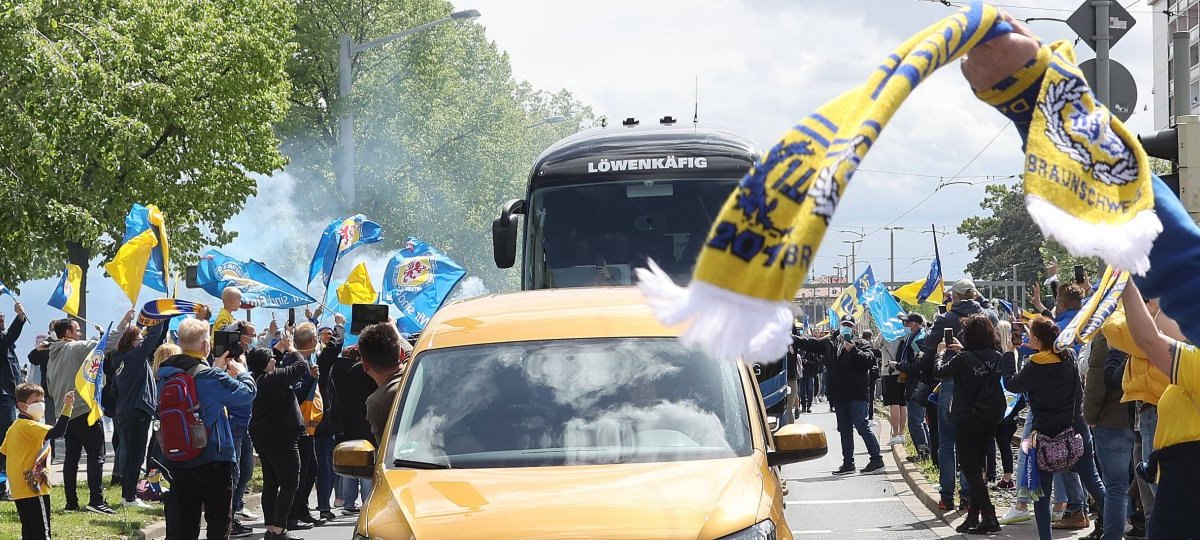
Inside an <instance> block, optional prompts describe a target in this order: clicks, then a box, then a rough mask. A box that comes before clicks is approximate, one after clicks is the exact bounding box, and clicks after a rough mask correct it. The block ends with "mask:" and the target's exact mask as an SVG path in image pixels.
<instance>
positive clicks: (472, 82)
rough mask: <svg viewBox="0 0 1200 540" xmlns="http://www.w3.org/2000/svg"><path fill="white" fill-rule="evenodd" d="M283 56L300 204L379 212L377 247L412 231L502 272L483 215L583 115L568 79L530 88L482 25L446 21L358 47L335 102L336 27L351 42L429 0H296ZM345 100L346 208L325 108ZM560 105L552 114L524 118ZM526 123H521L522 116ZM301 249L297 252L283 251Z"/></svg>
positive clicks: (499, 278) (489, 273) (318, 209)
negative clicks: (351, 146) (349, 166)
mask: <svg viewBox="0 0 1200 540" xmlns="http://www.w3.org/2000/svg"><path fill="white" fill-rule="evenodd" d="M296 6H297V7H296V9H297V13H298V17H299V21H298V24H297V25H296V34H295V39H296V41H297V43H298V44H299V53H298V54H297V55H295V56H294V57H293V58H292V59H291V61H290V62H289V64H288V72H289V73H290V74H291V76H292V79H293V92H292V96H291V101H292V103H293V107H292V109H291V111H290V112H289V114H288V116H287V119H286V120H285V121H284V122H283V123H282V124H281V126H280V134H281V137H282V138H283V140H284V152H285V154H287V155H288V156H289V157H290V158H291V165H290V166H289V168H288V172H290V173H291V174H293V175H294V176H295V177H296V178H297V187H298V189H297V192H298V193H301V194H303V196H302V197H300V200H299V201H297V202H298V203H299V205H300V207H301V213H302V215H306V216H310V217H312V218H313V219H315V220H317V221H321V222H324V221H325V220H328V219H332V218H334V217H337V216H341V215H346V214H353V213H356V212H361V213H363V214H365V215H366V216H367V217H369V218H371V219H373V220H375V221H377V222H379V223H380V224H381V225H383V226H384V231H385V240H384V242H383V243H382V244H381V247H382V248H383V250H386V251H391V250H395V249H398V248H400V247H402V245H403V242H404V239H405V237H407V236H410V235H412V236H418V237H420V238H421V239H423V240H426V241H428V242H430V243H431V244H433V245H435V246H438V247H439V248H441V249H443V250H445V251H446V252H447V253H448V254H449V255H450V256H451V257H453V258H455V259H456V260H457V261H458V262H460V263H462V264H463V265H464V266H465V267H466V268H467V270H468V272H470V273H471V274H474V275H478V276H480V277H482V278H483V279H484V281H485V282H486V283H487V284H488V285H489V286H490V287H492V288H496V287H498V286H501V287H504V286H508V287H511V286H515V284H516V283H517V276H516V273H515V272H513V271H502V270H499V269H497V268H496V267H495V263H494V262H493V261H492V253H491V251H492V249H491V241H490V236H491V227H490V222H491V220H492V218H494V217H495V216H496V214H497V213H498V208H499V204H500V203H501V202H503V201H504V200H506V199H510V198H519V197H521V196H523V195H524V193H525V182H526V180H527V175H528V173H529V166H530V164H531V163H532V161H533V158H534V157H536V155H537V154H538V153H539V152H540V151H541V150H542V149H544V148H545V147H546V146H548V145H549V144H551V143H552V142H553V141H555V140H557V139H559V138H561V137H563V136H565V135H568V134H570V133H573V132H575V131H576V130H577V129H578V126H579V125H580V124H581V123H590V120H591V118H592V112H591V110H590V109H589V108H587V107H585V106H582V105H581V104H580V103H579V102H578V101H577V100H576V99H575V98H574V97H573V96H572V95H571V94H570V93H569V92H566V91H560V92H557V93H549V92H542V91H537V90H535V89H533V88H532V87H531V86H530V85H529V84H528V83H525V82H518V81H516V80H515V79H514V78H513V75H512V72H511V69H510V67H509V60H508V56H507V55H506V54H504V53H503V52H501V51H499V50H498V49H497V48H496V46H495V44H494V43H491V42H489V41H488V40H487V37H486V35H485V34H484V28H483V27H482V26H479V25H477V24H474V23H469V22H462V21H454V22H450V23H446V24H441V25H438V26H435V27H434V28H432V29H430V30H428V31H425V32H421V33H418V34H415V35H412V36H409V37H408V38H405V39H404V40H402V41H398V42H392V43H388V44H386V45H382V46H380V47H378V48H375V49H371V50H368V51H363V52H360V53H359V54H357V55H355V57H354V62H353V66H354V68H353V72H354V86H353V92H352V94H351V98H350V100H349V103H347V100H345V99H342V98H341V96H339V95H338V75H337V73H338V72H337V51H338V35H339V34H341V33H343V32H345V33H347V34H349V35H350V36H351V38H352V40H353V41H354V42H355V43H364V42H367V41H370V40H372V39H378V38H380V37H383V36H386V35H389V34H392V33H395V32H399V31H402V30H405V29H408V28H413V27H416V26H419V25H421V24H424V23H427V22H430V21H434V20H437V19H440V18H442V17H445V16H447V15H448V14H449V13H450V12H451V10H452V7H451V5H450V3H449V2H446V1H442V0H384V1H380V2H376V3H374V4H372V7H371V8H369V9H366V10H363V9H361V6H360V3H359V2H352V1H349V0H321V1H315V0H300V1H298V2H297V3H296ZM347 107H349V108H350V109H351V110H352V111H353V112H354V114H355V117H356V118H355V143H356V145H355V146H356V150H357V152H356V154H357V155H356V168H355V171H356V177H357V181H356V191H357V193H356V197H355V199H356V200H355V204H354V205H353V208H347V206H348V205H347V204H346V201H345V200H344V198H343V197H342V195H341V192H340V191H339V186H338V182H337V177H336V174H335V164H336V163H337V149H338V147H339V142H340V141H339V138H338V137H339V135H338V114H339V113H340V112H341V111H342V110H344V109H345V108H347ZM554 115H562V116H565V117H566V118H567V120H566V121H565V122H562V123H559V124H553V125H537V126H533V125H534V124H537V123H539V122H540V121H541V120H542V119H544V118H546V117H549V116H554ZM531 126H533V127H531ZM304 257H307V253H304V254H298V255H297V257H296V258H304Z"/></svg>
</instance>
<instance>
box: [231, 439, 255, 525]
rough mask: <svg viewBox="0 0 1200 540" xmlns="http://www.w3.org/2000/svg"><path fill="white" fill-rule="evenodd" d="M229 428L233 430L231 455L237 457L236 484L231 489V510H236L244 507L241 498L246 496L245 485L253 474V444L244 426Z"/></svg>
mask: <svg viewBox="0 0 1200 540" xmlns="http://www.w3.org/2000/svg"><path fill="white" fill-rule="evenodd" d="M230 428H232V431H233V448H234V453H233V455H234V457H236V458H237V469H235V471H234V472H235V473H236V476H235V478H234V479H235V480H236V481H237V485H236V487H234V490H233V511H234V512H237V511H238V510H241V509H242V508H244V507H245V502H244V501H243V498H245V496H246V486H247V485H249V484H250V477H252V476H254V444H253V443H252V442H251V441H250V435H248V434H247V433H246V428H244V427H237V426H230Z"/></svg>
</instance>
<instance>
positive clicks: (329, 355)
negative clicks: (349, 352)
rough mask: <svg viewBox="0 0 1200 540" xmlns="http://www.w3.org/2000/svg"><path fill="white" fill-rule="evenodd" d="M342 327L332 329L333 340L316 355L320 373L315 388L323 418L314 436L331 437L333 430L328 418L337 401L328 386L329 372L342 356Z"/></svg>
mask: <svg viewBox="0 0 1200 540" xmlns="http://www.w3.org/2000/svg"><path fill="white" fill-rule="evenodd" d="M342 334H343V331H342V327H341V326H338V327H336V328H335V329H334V336H333V339H331V340H329V343H328V344H326V345H325V347H324V348H323V349H321V354H319V355H317V367H318V368H320V370H321V371H320V373H319V374H318V375H317V387H318V388H320V389H321V405H322V406H323V407H324V413H325V414H324V416H322V417H321V422H320V423H319V424H317V429H316V431H315V433H314V434H315V435H333V434H334V430H333V426H332V422H331V419H330V417H331V416H332V411H333V404H334V401H335V400H336V399H337V396H335V395H334V392H333V388H332V387H331V385H330V382H329V381H330V378H329V375H330V371H332V370H333V365H334V363H335V362H336V361H337V359H338V357H339V356H341V354H342Z"/></svg>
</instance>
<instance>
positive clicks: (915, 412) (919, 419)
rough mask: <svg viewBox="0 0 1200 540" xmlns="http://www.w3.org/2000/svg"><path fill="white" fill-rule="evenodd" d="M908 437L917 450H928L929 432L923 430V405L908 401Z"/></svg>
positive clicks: (919, 451)
mask: <svg viewBox="0 0 1200 540" xmlns="http://www.w3.org/2000/svg"><path fill="white" fill-rule="evenodd" d="M908 438H909V439H910V440H912V443H913V446H915V447H917V452H918V453H921V452H924V453H928V452H929V433H928V432H927V431H925V406H923V405H917V404H916V403H913V402H911V401H910V402H908Z"/></svg>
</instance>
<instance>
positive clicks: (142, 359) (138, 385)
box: [106, 323, 167, 424]
mask: <svg viewBox="0 0 1200 540" xmlns="http://www.w3.org/2000/svg"><path fill="white" fill-rule="evenodd" d="M166 327H167V325H166V323H161V324H158V325H156V326H151V327H150V330H149V332H147V334H146V336H145V339H143V340H142V344H141V345H139V346H138V347H136V348H134V349H130V350H128V351H125V352H120V353H114V354H113V360H114V363H115V364H116V365H117V366H119V367H117V370H116V374H115V375H116V376H115V377H114V379H113V383H114V384H109V385H107V386H106V389H108V388H113V389H115V390H116V391H117V410H116V411H114V412H113V415H112V417H113V420H115V421H116V422H117V423H118V424H120V423H122V422H124V421H126V420H129V419H131V418H134V417H136V416H137V415H138V413H139V412H140V413H142V414H145V415H146V416H147V417H149V418H154V417H155V416H156V415H157V408H158V384H157V383H156V382H155V380H154V373H152V372H151V369H150V367H151V366H150V364H151V363H152V362H153V360H154V358H153V354H154V350H155V349H157V348H158V346H159V345H161V344H162V341H163V339H164V338H165V337H166V332H165V330H166ZM106 412H107V411H106Z"/></svg>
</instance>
